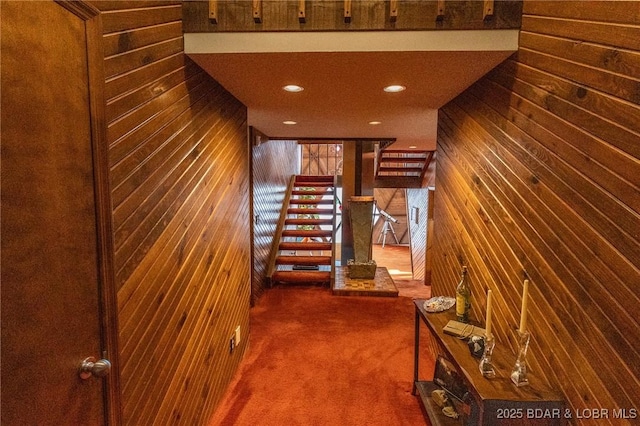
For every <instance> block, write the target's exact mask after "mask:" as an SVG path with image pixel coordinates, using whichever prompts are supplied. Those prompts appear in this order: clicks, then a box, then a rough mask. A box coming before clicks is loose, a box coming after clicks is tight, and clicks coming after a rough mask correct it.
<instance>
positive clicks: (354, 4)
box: [183, 0, 522, 33]
mask: <svg viewBox="0 0 640 426" xmlns="http://www.w3.org/2000/svg"><path fill="white" fill-rule="evenodd" d="M283 3H284V4H285V5H284V6H283ZM294 11H295V12H294ZM294 13H295V15H296V16H295V17H294V16H293V15H294ZM183 16H184V18H183V29H184V32H186V33H195V32H234V31H345V30H359V31H367V30H378V31H393V30H405V31H408V30H442V29H446V30H485V29H518V28H520V26H521V23H522V0H502V1H498V2H496V1H495V0H483V1H477V0H446V7H445V0H402V1H400V0H369V1H352V0H344V1H343V2H340V1H330V2H329V1H313V0H278V1H273V0H271V1H262V0H252V1H251V2H249V1H248V0H224V1H219V0H199V1H187V2H184V4H183ZM205 16H206V17H205ZM256 24H259V25H256ZM301 24H304V25H301Z"/></svg>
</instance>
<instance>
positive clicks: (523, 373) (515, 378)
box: [511, 331, 531, 387]
mask: <svg viewBox="0 0 640 426" xmlns="http://www.w3.org/2000/svg"><path fill="white" fill-rule="evenodd" d="M530 338H531V335H530V334H529V332H528V331H525V332H521V331H518V358H517V359H516V364H515V365H514V366H513V370H511V381H512V382H513V383H514V384H515V385H516V386H518V387H520V386H526V385H528V384H529V378H528V374H527V373H528V371H527V349H528V348H529V339H530Z"/></svg>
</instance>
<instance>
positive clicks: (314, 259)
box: [276, 256, 331, 265]
mask: <svg viewBox="0 0 640 426" xmlns="http://www.w3.org/2000/svg"><path fill="white" fill-rule="evenodd" d="M276 265H331V256H278V257H277V258H276Z"/></svg>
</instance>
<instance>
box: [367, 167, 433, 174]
mask: <svg viewBox="0 0 640 426" xmlns="http://www.w3.org/2000/svg"><path fill="white" fill-rule="evenodd" d="M378 172H413V173H420V172H422V167H383V166H380V168H379V169H378Z"/></svg>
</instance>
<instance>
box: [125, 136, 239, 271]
mask: <svg viewBox="0 0 640 426" xmlns="http://www.w3.org/2000/svg"><path fill="white" fill-rule="evenodd" d="M204 129H205V130H206V129H207V127H204ZM226 135H227V133H223V136H226ZM188 142H190V140H187V142H186V143H188ZM213 149H215V151H214V153H219V154H221V155H223V154H225V153H224V147H223V146H216V147H214V148H213ZM185 150H186V152H184V153H183V152H180V151H178V152H177V153H170V154H171V156H170V157H169V156H168V160H174V161H173V162H168V163H167V164H166V166H169V167H171V169H172V170H171V173H170V174H168V175H166V176H162V175H161V176H160V177H159V178H158V174H159V173H158V172H157V170H152V171H151V172H150V174H149V181H148V182H149V184H148V185H140V188H142V190H140V191H135V192H134V193H132V196H131V197H129V198H128V199H126V200H125V202H124V203H123V204H122V206H123V208H122V209H119V208H116V209H115V214H114V216H115V217H122V218H123V221H122V224H121V226H118V227H116V231H115V234H116V236H122V238H121V239H120V240H119V241H122V243H121V244H117V245H116V250H117V251H118V252H120V251H122V253H123V255H122V262H116V267H117V268H118V274H121V272H120V271H121V270H122V269H126V263H128V262H130V261H129V260H128V259H132V258H134V257H135V256H134V255H135V253H136V251H140V247H144V245H142V244H140V243H141V242H142V240H140V239H135V238H133V239H134V241H132V237H133V236H134V235H135V234H136V233H138V234H139V233H141V232H142V233H145V234H146V232H147V231H149V229H150V228H153V227H155V224H156V223H159V222H160V221H166V220H167V219H168V218H170V217H171V215H172V214H173V212H174V210H175V208H176V207H177V206H179V203H180V202H182V201H183V200H184V199H185V197H187V196H189V194H190V191H191V190H192V189H193V188H194V187H195V186H196V185H198V182H199V180H200V179H201V176H200V175H201V174H203V173H206V172H207V169H205V168H202V167H200V168H196V169H193V170H194V175H193V177H192V178H191V179H189V180H183V179H181V176H182V175H183V173H185V172H186V170H187V169H188V168H189V165H190V163H191V162H193V161H195V160H197V159H198V158H199V157H203V158H204V159H205V160H207V159H214V158H215V157H213V156H212V155H211V154H210V153H209V151H207V150H203V152H200V151H199V150H202V147H200V146H199V144H198V141H197V140H196V141H191V144H190V145H187V146H186V148H185ZM225 155H226V154H225ZM222 159H224V157H223V158H222ZM176 162H178V164H176ZM134 178H135V176H134ZM145 183H146V182H145ZM145 189H146V191H144V190H145ZM176 201H177V202H178V204H176ZM125 207H126V210H128V211H130V214H129V215H126V214H123V213H122V210H125ZM149 235H151V234H149ZM136 241H138V242H139V243H138V244H136ZM145 252H146V250H144V249H143V250H142V253H140V254H141V255H144V254H145Z"/></svg>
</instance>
